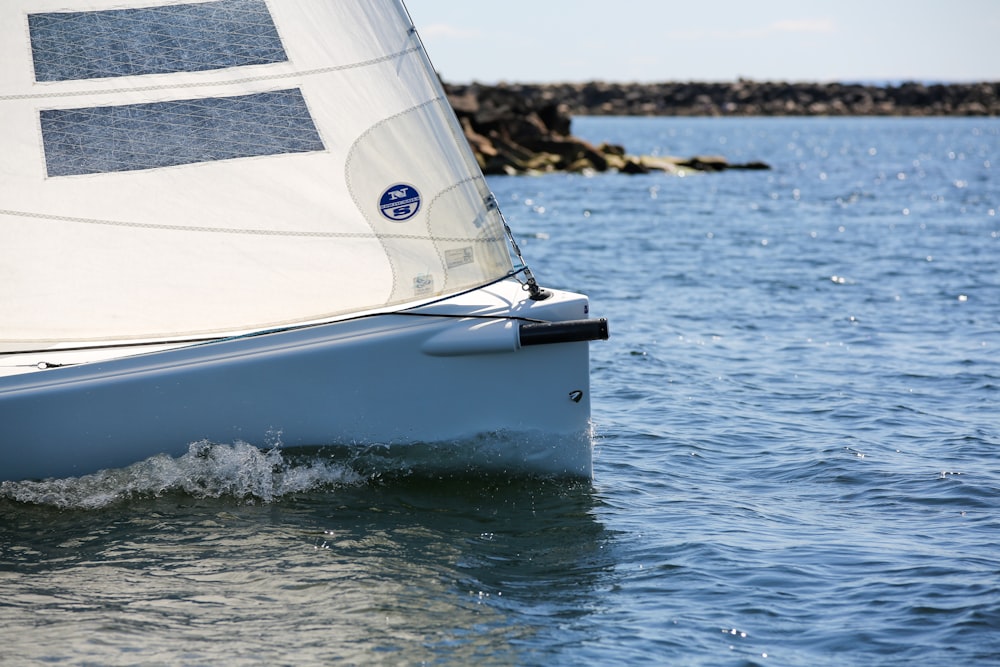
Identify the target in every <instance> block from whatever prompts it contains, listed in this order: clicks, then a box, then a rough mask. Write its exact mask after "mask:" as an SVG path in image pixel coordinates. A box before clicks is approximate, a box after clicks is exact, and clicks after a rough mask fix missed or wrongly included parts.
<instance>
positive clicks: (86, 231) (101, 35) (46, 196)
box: [0, 0, 607, 480]
mask: <svg viewBox="0 0 1000 667" xmlns="http://www.w3.org/2000/svg"><path fill="white" fill-rule="evenodd" d="M0 118H2V123H0V479H2V480H25V479H38V478H46V477H64V476H75V475H81V474H86V473H90V472H93V471H97V470H99V469H106V468H116V467H121V466H125V465H128V464H130V463H133V462H136V461H140V460H143V459H145V458H147V457H150V456H154V455H158V454H167V455H170V456H177V455H181V454H183V453H184V452H186V451H187V450H188V447H189V445H190V444H191V443H194V442H199V441H208V442H214V443H233V442H247V443H251V444H256V445H260V446H264V445H267V444H268V443H269V442H271V441H272V440H273V439H274V438H275V434H280V435H279V436H278V437H279V439H280V442H281V445H282V446H283V447H288V448H293V447H297V446H324V445H339V446H358V447H363V446H367V445H384V446H387V447H397V446H398V447H405V446H408V445H412V444H414V443H424V444H427V443H450V445H451V446H450V447H449V448H445V449H443V450H441V451H446V452H447V453H448V454H447V456H446V457H444V459H446V460H441V461H440V463H441V465H442V466H444V467H451V468H459V469H461V468H462V466H463V465H464V464H463V461H462V456H463V453H464V452H466V451H471V450H474V449H476V448H478V447H480V446H481V444H482V443H484V442H488V443H490V445H489V449H490V451H489V452H488V455H486V456H480V457H479V458H478V459H476V462H475V466H476V467H477V468H479V467H481V468H485V469H488V470H493V471H505V470H506V471H523V472H528V473H536V472H537V473H543V474H555V475H570V476H584V477H586V476H589V475H590V474H591V447H592V445H591V438H590V391H589V350H588V341H590V340H597V339H601V338H606V337H607V325H606V322H605V321H604V320H601V319H591V318H590V317H589V312H588V311H589V308H588V301H587V299H586V297H584V296H582V295H578V294H573V293H568V292H562V291H557V290H541V289H540V288H539V287H538V286H537V285H536V283H535V281H534V279H533V278H532V275H531V273H530V271H528V269H527V268H526V267H525V266H524V264H523V261H522V260H521V259H520V252H519V251H518V250H517V246H516V244H514V241H513V238H512V237H511V236H510V234H509V229H508V228H507V226H506V223H505V222H504V220H503V218H502V216H501V214H500V211H499V209H498V207H497V205H496V202H495V201H494V199H493V197H492V195H491V194H490V192H489V189H488V187H487V184H486V182H485V180H484V178H483V176H482V174H481V172H480V170H479V169H478V167H477V165H476V163H475V160H474V158H473V157H472V155H471V152H470V151H469V149H468V146H467V144H466V142H465V139H464V137H463V135H462V132H461V129H460V127H459V126H458V124H457V122H456V120H455V118H454V115H453V113H452V110H451V108H450V106H449V105H448V102H447V98H446V97H445V95H444V93H443V91H442V88H441V86H440V83H439V81H438V80H437V77H436V74H435V72H434V70H433V68H432V66H431V65H430V62H429V60H428V59H427V56H426V54H425V52H424V48H423V46H422V45H421V43H420V41H419V38H418V36H417V33H416V31H415V29H414V28H413V25H412V22H411V21H410V18H409V16H408V14H407V12H406V9H405V7H404V6H403V4H402V2H401V1H400V0H304V1H302V2H279V1H277V0H210V1H208V2H202V1H190V0H74V2H72V3H66V2H65V0H4V2H2V3H0Z"/></svg>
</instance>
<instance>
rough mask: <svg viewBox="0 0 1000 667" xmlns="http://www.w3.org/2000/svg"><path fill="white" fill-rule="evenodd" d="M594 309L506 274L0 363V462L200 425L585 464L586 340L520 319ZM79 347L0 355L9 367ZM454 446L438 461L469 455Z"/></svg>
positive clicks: (48, 462)
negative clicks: (289, 318)
mask: <svg viewBox="0 0 1000 667" xmlns="http://www.w3.org/2000/svg"><path fill="white" fill-rule="evenodd" d="M587 310H588V306H587V300H586V298H585V297H583V296H579V295H575V294H570V293H563V292H555V293H554V295H553V296H552V297H550V298H549V299H546V300H544V301H532V300H530V299H528V298H527V295H526V293H525V292H524V291H523V290H521V286H520V284H519V283H517V282H516V281H505V282H503V283H500V284H497V285H494V286H493V287H490V288H485V289H480V290H477V291H475V292H472V293H469V294H465V295H462V296H459V297H456V298H453V299H450V300H447V301H443V302H438V303H435V304H432V305H428V306H424V307H422V308H418V309H415V310H412V311H409V313H410V314H393V313H384V314H377V315H370V316H366V317H361V318H356V319H347V320H342V321H337V322H331V323H327V324H321V325H316V326H310V327H306V328H300V329H291V330H286V331H281V332H275V333H268V334H261V335H253V336H245V337H238V338H231V339H226V340H222V341H217V342H210V343H204V344H197V345H188V346H185V347H176V348H173V349H167V350H162V351H158V352H152V353H141V354H137V353H136V351H135V350H130V351H129V354H131V355H133V356H124V357H122V356H119V357H117V358H109V359H105V360H99V361H89V362H87V363H79V364H76V365H66V366H60V367H52V368H48V369H45V370H32V371H30V372H18V373H15V374H9V375H7V376H0V478H2V479H4V480H23V479H37V478H45V477H66V476H77V475H81V474H87V473H91V472H95V471H97V470H99V469H106V468H117V467H122V466H125V465H128V464H131V463H134V462H137V461H141V460H143V459H145V458H148V457H150V456H154V455H157V454H168V455H171V456H179V455H182V454H184V453H185V452H186V451H187V450H188V447H189V445H190V443H192V442H197V441H202V440H208V441H210V442H216V443H226V444H228V443H233V442H247V443H250V444H255V445H259V446H266V445H268V444H273V442H274V441H275V440H279V441H280V443H281V445H282V446H283V447H298V446H323V445H339V446H344V445H353V446H357V447H359V448H361V447H367V446H370V445H373V444H381V445H389V446H392V447H397V446H404V445H407V444H413V443H452V444H453V445H454V446H455V447H460V446H462V445H461V443H469V444H468V446H469V447H470V448H471V447H474V441H475V440H476V438H477V437H479V436H482V435H484V434H485V435H490V436H492V437H490V438H489V440H490V441H491V442H492V443H493V447H492V451H491V452H489V454H488V456H487V457H486V458H485V459H484V458H483V457H482V456H481V454H482V453H481V452H480V453H479V456H477V458H476V461H475V466H476V468H477V469H478V468H485V469H487V470H486V471H488V472H490V471H492V472H501V471H507V472H521V473H529V474H532V473H537V474H553V475H565V476H575V477H589V476H590V475H591V439H590V389H589V350H588V343H587V342H585V341H583V342H557V343H553V344H544V345H533V346H530V347H523V346H522V345H521V343H520V341H519V338H518V333H517V332H518V327H519V326H520V324H521V323H522V322H523V321H524V319H536V320H545V321H563V320H579V319H584V318H586V317H587ZM413 313H419V314H422V315H431V314H439V315H448V317H433V316H418V315H414V314H413ZM463 315H472V317H462V316H463ZM456 316H458V317H456ZM509 318H519V319H509ZM522 318H523V319H522ZM73 354H80V353H71V352H64V353H62V356H60V353H59V352H58V351H53V352H52V353H45V354H38V355H36V356H32V355H24V354H21V355H18V356H17V359H16V361H14V360H13V359H14V357H12V356H8V357H3V356H0V361H2V362H3V363H5V364H7V366H8V372H9V367H10V366H12V365H13V364H14V363H18V364H33V365H34V364H38V363H40V362H47V363H50V364H52V363H62V361H60V360H61V359H62V360H65V359H71V358H72V355H73ZM90 354H93V353H90ZM27 356H32V358H30V359H27V358H26V357H27ZM36 357H37V358H36ZM504 442H508V443H509V448H504V449H500V448H498V447H497V443H501V444H502V443H504ZM448 451H449V452H452V453H454V452H456V449H454V448H451V449H449V450H448ZM461 458H462V457H461V456H460V455H459V456H456V458H455V460H449V461H442V462H441V467H442V468H445V469H452V470H462V469H465V468H466V467H467V465H468V464H467V463H466V462H465V461H463V460H461Z"/></svg>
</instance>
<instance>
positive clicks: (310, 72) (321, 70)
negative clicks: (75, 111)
mask: <svg viewBox="0 0 1000 667" xmlns="http://www.w3.org/2000/svg"><path fill="white" fill-rule="evenodd" d="M419 48H420V47H418V46H414V47H410V48H408V49H403V50H402V51H397V52H396V53H390V54H388V55H385V56H380V57H378V58H373V59H371V60H364V61H361V62H357V63H349V64H346V65H331V66H329V67H316V68H314V69H304V70H295V71H292V72H281V73H277V74H261V75H259V76H247V77H242V78H239V79H229V80H226V81H191V82H188V83H180V84H178V83H164V84H160V85H156V86H123V87H120V88H105V89H101V90H74V91H63V92H45V93H22V94H18V95H0V102H7V101H15V100H37V99H50V98H52V99H55V98H63V97H83V96H87V95H117V94H120V93H145V92H153V91H158V90H183V89H190V88H209V87H213V86H220V87H225V86H232V85H240V84H247V83H257V82H261V81H280V80H282V79H293V78H295V77H302V76H316V75H320V74H330V73H332V72H341V71H344V70H349V69H357V68H363V67H371V66H374V65H379V64H381V63H384V62H387V61H390V60H393V59H395V58H400V57H402V56H406V55H409V54H411V53H413V52H415V51H418V50H419ZM267 67H271V65H267ZM216 71H217V70H216ZM74 83H79V81H75V82H74Z"/></svg>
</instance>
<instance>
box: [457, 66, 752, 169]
mask: <svg viewBox="0 0 1000 667" xmlns="http://www.w3.org/2000/svg"><path fill="white" fill-rule="evenodd" d="M445 88H446V91H447V93H448V100H449V102H450V103H451V106H452V108H453V109H454V110H455V113H456V114H457V115H458V119H459V122H460V123H461V124H462V129H463V131H464V132H465V137H466V139H467V140H468V142H469V146H470V147H471V148H472V151H473V153H474V154H475V156H476V160H477V161H478V162H479V166H480V167H481V168H482V170H483V172H484V173H486V174H537V173H546V172H553V171H569V172H579V173H586V172H601V171H609V170H615V171H619V172H622V173H626V174H645V173H649V172H651V171H666V172H681V171H685V170H689V171H724V170H726V169H768V168H769V167H768V165H766V164H764V163H762V162H751V163H746V164H731V163H729V162H728V161H727V160H726V158H725V157H722V156H717V155H715V156H693V157H687V158H675V157H659V156H648V155H646V156H643V155H638V156H637V155H628V154H626V152H625V149H624V148H623V147H622V146H617V145H612V144H601V145H599V146H595V145H593V144H591V143H589V142H587V141H584V140H582V139H579V138H577V137H574V136H573V135H572V134H571V132H570V125H571V121H572V117H571V107H570V106H568V105H567V104H565V103H564V102H563V101H561V100H560V99H559V98H557V97H556V96H555V95H546V94H544V92H543V93H542V94H537V95H536V94H531V95H528V94H524V90H523V87H522V86H515V87H509V86H504V85H500V86H480V85H478V84H471V85H446V86H445Z"/></svg>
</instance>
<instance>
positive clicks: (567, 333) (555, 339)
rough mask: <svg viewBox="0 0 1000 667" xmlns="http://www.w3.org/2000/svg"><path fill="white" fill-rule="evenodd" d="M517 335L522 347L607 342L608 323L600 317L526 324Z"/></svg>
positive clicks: (522, 325)
mask: <svg viewBox="0 0 1000 667" xmlns="http://www.w3.org/2000/svg"><path fill="white" fill-rule="evenodd" d="M518 333H519V335H520V340H521V345H522V346H525V345H548V344H550V343H579V342H583V341H589V340H607V339H608V321H607V320H606V319H605V318H603V317H601V318H595V319H588V320H567V321H565V322H537V323H535V322H530V323H527V322H526V323H523V324H521V327H520V329H519V331H518Z"/></svg>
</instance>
